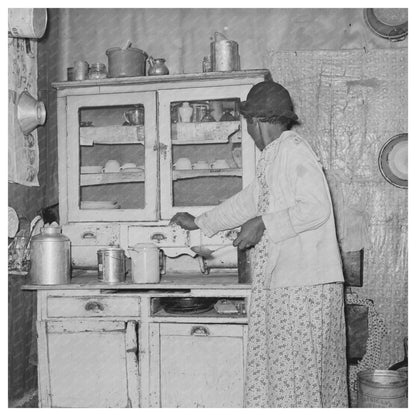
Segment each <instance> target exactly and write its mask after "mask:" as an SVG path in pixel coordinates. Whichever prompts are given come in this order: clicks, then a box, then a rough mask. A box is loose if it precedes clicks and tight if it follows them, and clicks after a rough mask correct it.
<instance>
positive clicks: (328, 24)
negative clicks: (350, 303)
mask: <svg viewBox="0 0 416 416" xmlns="http://www.w3.org/2000/svg"><path fill="white" fill-rule="evenodd" d="M224 27H227V28H228V29H227V30H226V32H227V34H228V36H229V38H230V39H233V40H236V41H237V42H238V43H239V48H240V55H241V66H242V69H250V68H268V69H270V71H271V73H272V76H273V78H274V79H275V80H276V81H280V82H282V83H283V84H284V85H286V86H287V87H288V88H289V90H290V91H291V93H292V95H293V98H294V102H295V106H296V110H297V112H298V113H299V115H300V117H301V119H302V124H301V126H300V127H299V129H300V131H301V133H302V134H304V135H305V136H307V137H308V138H309V139H310V140H311V143H312V145H313V146H314V148H315V150H316V151H317V153H318V154H319V156H320V157H321V159H322V162H323V165H324V167H325V168H326V169H327V170H335V169H337V170H338V173H340V174H341V176H340V177H341V178H344V180H343V181H341V182H340V183H339V189H341V191H342V193H343V194H344V195H345V200H346V201H348V202H349V203H350V204H352V206H353V207H354V208H356V209H357V210H358V211H360V210H361V211H364V212H366V213H367V214H368V215H369V222H368V224H369V226H368V245H367V248H366V252H365V268H364V287H363V288H359V289H356V292H358V293H359V294H360V295H362V296H368V297H370V298H372V299H374V301H375V304H376V306H377V309H378V310H379V312H380V313H382V314H383V316H384V317H385V320H386V324H387V329H388V335H387V336H386V337H385V340H384V344H383V355H382V365H383V366H387V365H388V364H389V363H391V362H394V361H398V360H399V359H401V358H402V339H403V336H405V335H406V334H407V302H406V299H407V191H406V190H400V189H396V188H394V187H392V186H391V185H389V184H388V183H386V182H385V181H384V180H383V179H382V177H381V176H380V174H379V172H378V170H377V155H378V151H379V149H380V147H381V146H382V144H383V143H384V142H385V141H386V140H387V139H388V138H389V137H390V136H392V135H394V134H398V133H401V132H406V131H407V81H406V80H407V45H408V43H407V40H404V41H402V42H397V43H394V42H390V41H388V40H385V39H382V38H380V37H378V36H376V35H375V34H374V33H373V32H371V31H370V30H369V29H368V28H367V26H366V24H365V22H364V20H363V9H170V10H166V9H50V10H49V23H48V33H47V36H46V37H45V38H44V40H42V41H41V42H40V43H39V55H38V57H39V94H40V96H42V97H43V99H45V101H46V102H47V108H48V121H47V125H46V128H45V129H44V130H43V131H41V132H40V134H44V137H45V140H46V139H47V149H46V157H47V165H46V166H47V175H46V177H45V181H46V186H47V193H46V194H45V203H46V204H52V203H55V202H57V200H58V186H57V159H56V99H55V97H56V93H55V91H54V90H53V89H52V88H51V86H50V83H51V82H52V81H57V80H64V79H66V68H67V67H69V66H72V63H73V61H75V60H78V59H83V60H86V61H88V62H90V63H91V62H104V63H106V64H107V57H106V55H105V51H106V49H108V48H110V47H113V46H122V45H124V44H125V42H126V41H127V40H128V39H130V40H131V41H132V42H133V46H135V47H138V48H140V49H143V50H145V51H146V52H147V53H148V54H149V55H153V56H154V57H164V58H166V59H167V65H168V67H169V69H170V72H171V73H182V72H185V73H191V72H200V68H201V61H202V58H203V56H205V55H208V54H209V43H210V37H211V36H212V35H213V34H214V32H215V31H223V30H224ZM282 51H287V52H284V53H283V52H282ZM295 51H296V52H295ZM302 51H303V52H302ZM368 80H372V81H371V82H368Z"/></svg>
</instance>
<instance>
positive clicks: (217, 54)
mask: <svg viewBox="0 0 416 416" xmlns="http://www.w3.org/2000/svg"><path fill="white" fill-rule="evenodd" d="M211 65H212V71H239V70H240V55H239V54H238V43H237V42H235V41H233V40H220V41H217V42H211Z"/></svg>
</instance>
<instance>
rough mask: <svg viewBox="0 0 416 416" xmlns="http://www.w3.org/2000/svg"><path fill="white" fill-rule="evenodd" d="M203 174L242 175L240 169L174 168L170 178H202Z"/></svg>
mask: <svg viewBox="0 0 416 416" xmlns="http://www.w3.org/2000/svg"><path fill="white" fill-rule="evenodd" d="M205 176H243V171H242V169H188V170H174V171H173V172H172V178H173V180H174V181H176V180H178V179H189V178H202V177H205Z"/></svg>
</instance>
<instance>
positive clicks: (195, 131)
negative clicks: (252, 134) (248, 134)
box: [171, 121, 241, 145]
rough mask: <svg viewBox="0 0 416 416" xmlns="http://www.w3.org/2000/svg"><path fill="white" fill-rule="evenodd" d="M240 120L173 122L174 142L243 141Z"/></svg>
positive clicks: (172, 135) (182, 143) (178, 143)
mask: <svg viewBox="0 0 416 416" xmlns="http://www.w3.org/2000/svg"><path fill="white" fill-rule="evenodd" d="M240 131H241V127H240V122H239V121H218V122H217V121H216V122H199V123H180V122H178V123H174V124H172V129H171V137H172V144H175V145H184V144H204V143H228V142H230V141H231V142H232V143H241V133H240Z"/></svg>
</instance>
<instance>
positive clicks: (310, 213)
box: [262, 142, 331, 243]
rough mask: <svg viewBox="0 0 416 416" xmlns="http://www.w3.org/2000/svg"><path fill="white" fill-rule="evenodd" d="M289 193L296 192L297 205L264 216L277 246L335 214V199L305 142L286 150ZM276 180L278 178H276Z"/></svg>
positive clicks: (286, 182) (316, 226)
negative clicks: (332, 199) (333, 211)
mask: <svg viewBox="0 0 416 416" xmlns="http://www.w3.org/2000/svg"><path fill="white" fill-rule="evenodd" d="M286 151H287V152H288V153H287V155H286V156H287V157H286V166H287V173H286V178H287V181H283V182H284V183H285V185H286V186H288V189H287V190H286V191H288V192H292V190H293V192H294V201H295V203H294V205H293V206H291V207H289V208H287V209H283V210H280V211H275V212H272V213H269V214H265V215H263V216H262V218H263V222H264V225H265V227H266V229H267V231H268V233H269V235H270V238H271V239H272V241H274V242H275V243H277V242H279V241H283V240H287V239H289V238H292V237H295V236H296V235H298V234H299V233H302V232H305V231H308V230H313V229H316V228H318V227H320V226H321V225H322V224H324V223H325V222H326V221H327V220H328V219H329V217H330V214H331V200H330V197H329V194H328V189H327V184H326V179H325V176H324V173H323V171H322V168H321V166H320V165H319V163H318V162H317V160H316V157H315V155H313V154H312V151H311V150H309V149H308V148H307V147H306V145H305V144H304V143H301V142H297V143H296V144H293V145H291V146H290V147H289V148H288V149H286ZM273 182H276V181H275V178H274V179H273Z"/></svg>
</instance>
